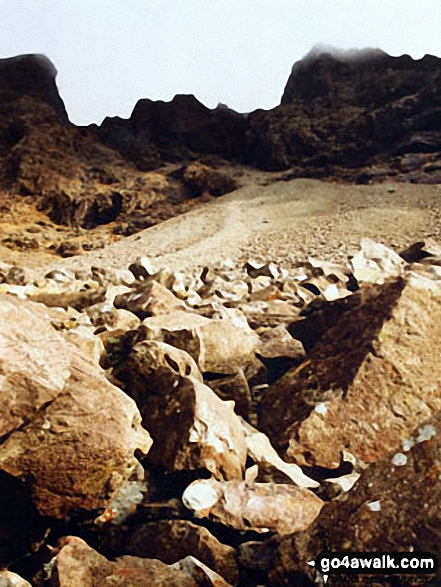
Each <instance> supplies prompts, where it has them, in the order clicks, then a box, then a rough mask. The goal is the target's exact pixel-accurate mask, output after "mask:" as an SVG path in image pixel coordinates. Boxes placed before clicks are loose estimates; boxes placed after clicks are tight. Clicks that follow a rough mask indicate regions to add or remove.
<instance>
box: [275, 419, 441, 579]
mask: <svg viewBox="0 0 441 587" xmlns="http://www.w3.org/2000/svg"><path fill="white" fill-rule="evenodd" d="M440 422H441V419H440V412H438V413H437V414H436V415H435V417H434V418H432V419H431V420H429V421H428V422H425V424H424V425H423V426H420V427H419V429H418V430H417V431H416V432H415V434H413V435H412V436H411V437H409V438H403V442H402V445H401V447H400V448H399V450H398V449H396V450H394V451H392V452H391V453H389V454H387V455H386V456H384V457H383V458H382V459H381V460H379V461H377V462H376V463H374V464H372V465H370V466H369V467H368V468H367V469H365V470H364V471H363V473H362V476H361V478H360V479H359V481H358V482H357V483H356V485H355V486H354V488H353V489H352V490H351V491H350V492H349V493H346V494H344V495H342V496H341V497H340V499H337V500H334V501H332V502H330V503H327V504H326V505H325V506H324V507H323V509H322V511H321V514H320V516H319V518H318V519H317V520H316V521H315V522H314V523H313V524H311V526H310V527H309V528H308V529H307V530H306V531H305V532H303V533H300V534H294V535H292V536H288V537H286V538H282V539H281V540H276V541H274V543H273V547H274V546H277V552H276V553H275V556H273V558H272V560H271V561H270V562H269V564H267V569H268V568H269V569H270V572H269V576H270V577H269V580H268V583H267V584H269V585H271V586H272V587H273V586H274V587H279V586H280V587H281V586H282V585H290V584H292V581H293V580H294V577H295V578H296V580H297V581H298V583H299V584H305V585H309V584H310V583H309V581H307V580H306V577H309V580H310V581H311V584H315V582H318V581H319V580H320V579H319V577H320V573H318V572H317V571H316V570H315V569H314V568H313V567H311V566H309V565H308V564H307V563H308V561H311V560H314V559H315V558H316V557H317V556H318V555H319V554H320V553H322V552H323V551H325V550H326V551H334V552H376V551H382V552H385V551H386V552H408V553H412V552H414V553H417V552H431V553H433V554H435V555H437V556H438V559H439V556H440V554H441V551H440V540H439V527H440V523H441V516H440V508H439V501H440V499H441V484H440V481H439V478H440V474H441V458H440V457H441V452H440V430H441V428H440ZM437 575H438V581H439V570H438V571H437ZM377 577H378V575H377ZM362 579H363V578H362V577H361V576H360V577H359V578H358V580H359V581H360V583H357V584H360V585H363V584H366V582H367V583H368V584H373V580H374V578H373V577H369V578H368V579H366V578H364V580H363V581H362ZM419 579H421V581H422V584H423V585H437V584H438V583H437V582H436V581H434V582H433V583H432V582H431V581H430V579H431V575H430V574H429V575H428V576H423V577H419ZM397 580H398V582H397ZM302 581H303V582H302ZM354 581H355V577H354V576H353V575H350V576H344V575H333V574H332V572H331V573H330V575H329V579H328V583H327V585H330V586H331V587H340V586H341V585H354V584H355V583H354ZM397 584H399V585H409V586H410V585H415V584H416V577H415V575H413V576H407V577H405V576H399V577H398V576H395V577H393V578H392V577H390V578H389V580H388V579H387V578H386V577H382V581H381V585H386V586H387V587H393V586H395V585H397Z"/></svg>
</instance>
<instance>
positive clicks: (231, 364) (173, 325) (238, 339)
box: [142, 312, 259, 375]
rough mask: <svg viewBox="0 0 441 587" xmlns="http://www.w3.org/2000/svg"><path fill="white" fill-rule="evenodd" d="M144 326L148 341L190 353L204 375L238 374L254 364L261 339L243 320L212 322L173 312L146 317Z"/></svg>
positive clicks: (225, 319) (197, 316)
mask: <svg viewBox="0 0 441 587" xmlns="http://www.w3.org/2000/svg"><path fill="white" fill-rule="evenodd" d="M142 327H143V329H145V332H146V338H148V339H151V340H161V341H163V342H166V343H168V344H171V345H173V346H175V347H177V348H181V349H183V350H185V351H187V352H188V353H189V354H190V355H191V356H192V357H193V358H194V359H195V361H196V362H197V364H198V366H199V368H200V370H201V371H202V373H207V372H210V373H224V374H226V375H232V374H234V373H237V371H238V370H239V369H240V368H242V367H244V366H246V365H247V364H249V363H251V362H252V360H253V358H254V356H255V352H256V350H257V349H258V346H259V338H258V336H257V335H256V334H255V333H254V332H253V331H252V330H251V328H250V327H249V326H248V324H247V322H246V319H245V318H244V317H243V319H236V317H235V316H232V317H231V319H230V318H224V319H213V320H210V319H209V318H205V317H204V316H199V315H197V314H193V313H190V312H172V313H169V314H167V315H161V316H155V317H152V318H146V319H145V320H144V322H143V324H142Z"/></svg>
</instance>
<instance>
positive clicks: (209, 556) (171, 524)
mask: <svg viewBox="0 0 441 587" xmlns="http://www.w3.org/2000/svg"><path fill="white" fill-rule="evenodd" d="M100 550H101V552H104V553H105V555H106V556H107V557H108V558H111V559H113V558H115V557H116V556H118V555H120V554H121V553H124V554H126V555H131V556H137V557H141V558H154V559H158V560H160V561H162V562H163V563H166V564H168V565H171V564H174V563H177V562H178V561H180V560H181V559H184V558H185V557H187V556H192V557H194V558H196V559H197V560H198V561H200V562H201V563H203V564H204V565H207V567H209V568H210V569H212V570H213V571H215V572H217V573H219V575H221V576H222V577H224V578H225V579H226V580H227V581H228V582H229V583H231V584H232V585H236V584H237V582H238V579H239V575H238V569H237V562H236V554H235V550H234V548H232V547H231V546H227V545H226V544H222V542H220V541H219V540H218V539H217V538H215V537H214V536H213V535H212V534H211V533H210V532H209V531H208V530H207V529H206V528H204V527H203V526H196V524H193V523H192V522H189V521H188V520H158V521H154V522H148V523H144V524H140V525H136V526H133V525H131V526H129V528H128V529H124V528H122V527H120V526H119V527H117V528H114V529H110V528H109V530H108V531H107V532H106V534H105V535H104V536H103V539H102V540H101V541H100Z"/></svg>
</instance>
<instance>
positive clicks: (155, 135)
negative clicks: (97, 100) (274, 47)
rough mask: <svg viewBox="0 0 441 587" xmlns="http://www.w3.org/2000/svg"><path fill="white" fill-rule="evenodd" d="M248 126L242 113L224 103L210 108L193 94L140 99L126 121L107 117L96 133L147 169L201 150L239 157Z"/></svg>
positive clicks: (198, 153)
mask: <svg viewBox="0 0 441 587" xmlns="http://www.w3.org/2000/svg"><path fill="white" fill-rule="evenodd" d="M246 128H247V121H246V116H245V115H241V114H238V113H237V112H234V111H233V110H230V109H228V108H226V107H222V106H219V107H218V108H215V109H214V110H210V109H209V108H207V107H206V106H204V105H203V104H202V103H201V102H199V101H198V100H197V99H196V98H195V97H194V96H191V95H189V96H187V95H178V96H175V98H174V99H173V100H172V101H171V102H162V101H158V102H153V101H152V100H147V99H145V100H140V101H139V102H138V103H137V104H136V106H135V108H134V110H133V113H132V116H131V117H130V119H129V120H127V121H124V120H122V119H120V118H106V119H105V120H104V122H103V124H102V125H101V127H100V128H99V130H98V135H99V137H100V139H101V140H102V141H103V142H104V143H106V144H108V145H110V146H112V147H113V148H116V149H117V150H118V151H120V152H121V154H123V155H125V156H127V157H128V158H130V159H132V160H134V161H135V163H136V164H137V165H138V167H139V168H140V169H142V168H146V169H148V168H153V167H155V166H156V167H157V166H158V165H159V164H160V162H161V161H173V162H175V161H181V160H185V159H192V158H197V157H198V156H201V155H217V156H219V157H222V158H224V159H229V160H230V159H233V160H239V159H240V158H242V157H243V152H244V140H245V132H246Z"/></svg>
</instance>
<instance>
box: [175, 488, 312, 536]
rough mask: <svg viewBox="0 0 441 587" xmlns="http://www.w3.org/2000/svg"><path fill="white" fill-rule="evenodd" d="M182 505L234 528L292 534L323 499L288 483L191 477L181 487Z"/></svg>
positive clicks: (305, 524)
mask: <svg viewBox="0 0 441 587" xmlns="http://www.w3.org/2000/svg"><path fill="white" fill-rule="evenodd" d="M182 499H183V501H184V505H185V506H186V507H188V508H189V509H191V510H193V511H194V512H195V514H196V516H197V517H212V518H213V519H214V520H216V521H217V522H221V523H222V524H224V525H225V526H230V527H232V528H235V529H236V530H253V531H255V532H259V533H265V532H277V533H278V534H292V533H293V532H300V531H302V530H305V529H306V528H307V527H308V526H309V525H310V524H311V523H312V522H313V521H314V520H315V518H316V517H317V516H318V515H319V513H320V510H321V508H322V506H323V502H322V501H321V499H319V498H318V497H317V496H316V495H315V494H314V493H312V492H311V491H308V490H307V489H301V488H299V487H294V486H292V485H282V484H276V483H255V482H254V481H253V480H252V479H250V478H249V479H248V480H245V481H227V482H219V481H216V480H215V479H204V480H199V481H194V482H193V483H192V484H191V485H189V486H188V487H187V489H186V490H185V492H184V494H183V496H182Z"/></svg>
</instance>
